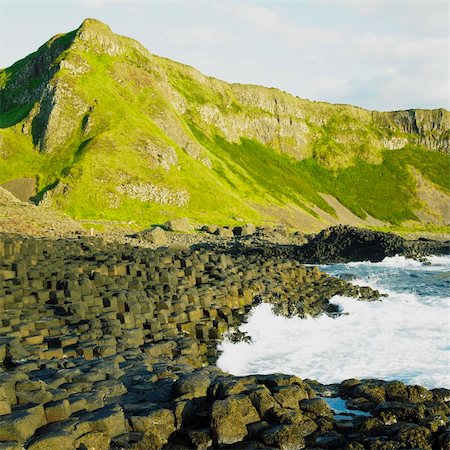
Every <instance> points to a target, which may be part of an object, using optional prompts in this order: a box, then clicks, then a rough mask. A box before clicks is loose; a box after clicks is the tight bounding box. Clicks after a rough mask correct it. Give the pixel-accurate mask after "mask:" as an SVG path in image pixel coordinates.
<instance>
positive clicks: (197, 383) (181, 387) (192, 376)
mask: <svg viewBox="0 0 450 450" xmlns="http://www.w3.org/2000/svg"><path fill="white" fill-rule="evenodd" d="M210 385H211V377H210V374H209V373H208V371H206V370H198V371H196V372H193V373H188V374H186V375H183V376H181V377H180V378H179V379H178V380H177V381H176V382H175V383H174V385H173V390H172V392H173V395H174V397H180V396H183V398H198V397H206V394H207V392H208V388H209V386H210Z"/></svg>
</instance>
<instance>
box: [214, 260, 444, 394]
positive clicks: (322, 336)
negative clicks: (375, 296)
mask: <svg viewBox="0 0 450 450" xmlns="http://www.w3.org/2000/svg"><path fill="white" fill-rule="evenodd" d="M322 269H323V270H326V271H327V272H329V273H330V274H333V275H340V274H347V275H349V274H352V275H354V276H355V277H356V279H355V280H354V281H353V282H356V283H357V284H366V285H368V284H369V285H371V286H372V287H374V288H377V289H381V290H382V291H383V292H386V293H387V294H388V297H387V298H385V299H383V300H382V301H376V302H361V301H357V300H355V299H353V298H348V297H334V298H333V302H334V303H336V304H338V305H339V307H340V309H341V312H342V314H341V315H340V316H339V317H338V318H331V317H329V316H327V315H322V316H320V317H318V318H311V317H310V318H306V319H300V318H297V317H295V318H291V319H287V318H285V317H281V316H276V315H274V314H273V312H272V309H271V306H270V305H268V304H264V303H263V304H261V305H258V306H257V307H255V308H254V309H253V311H252V314H251V315H250V317H249V319H248V322H247V323H246V324H244V325H242V326H241V327H240V329H241V331H243V332H246V333H247V334H248V335H249V336H250V337H251V338H252V343H250V344H249V343H237V344H232V343H230V342H227V341H224V342H223V343H222V344H221V347H220V350H221V351H222V354H221V356H220V358H219V360H218V366H219V367H220V368H221V369H223V370H226V371H229V372H231V373H233V374H235V375H246V374H251V373H271V372H285V373H292V374H295V375H298V376H300V377H302V378H313V379H317V380H318V381H320V382H322V383H332V382H340V381H342V380H344V379H346V378H352V377H357V378H381V379H385V380H391V379H399V380H402V381H404V382H406V383H409V384H421V385H424V386H427V387H430V388H431V387H450V375H449V367H450V341H449V334H448V329H449V317H450V315H449V314H450V310H449V301H448V300H449V299H448V294H447V293H448V283H449V277H448V271H449V269H450V258H449V257H439V258H437V257H433V258H430V259H429V260H428V262H427V263H426V264H424V263H421V262H418V261H413V260H407V259H405V258H401V257H394V258H386V259H385V260H384V261H382V262H380V263H350V264H337V265H332V266H323V267H322Z"/></svg>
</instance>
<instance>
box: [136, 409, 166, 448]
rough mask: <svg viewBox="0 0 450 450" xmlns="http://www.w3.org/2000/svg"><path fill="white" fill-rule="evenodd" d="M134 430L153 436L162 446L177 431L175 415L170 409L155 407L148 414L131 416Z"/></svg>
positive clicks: (159, 445)
mask: <svg viewBox="0 0 450 450" xmlns="http://www.w3.org/2000/svg"><path fill="white" fill-rule="evenodd" d="M130 423H131V427H132V428H133V431H137V432H141V433H143V434H144V435H146V436H149V437H151V438H152V439H153V440H154V441H155V443H156V444H157V445H158V447H157V448H160V447H162V446H163V445H164V444H165V443H167V441H168V439H169V436H170V435H171V434H172V433H173V432H174V431H175V415H174V413H173V412H172V411H171V410H170V409H164V408H161V409H155V410H151V411H148V412H147V414H146V415H142V416H131V417H130Z"/></svg>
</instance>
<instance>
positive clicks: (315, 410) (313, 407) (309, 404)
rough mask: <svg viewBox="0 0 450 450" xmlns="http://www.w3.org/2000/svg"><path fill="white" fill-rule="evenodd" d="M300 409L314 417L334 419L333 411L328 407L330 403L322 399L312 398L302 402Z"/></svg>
mask: <svg viewBox="0 0 450 450" xmlns="http://www.w3.org/2000/svg"><path fill="white" fill-rule="evenodd" d="M300 409H301V410H302V411H303V412H306V413H309V414H311V415H313V416H314V417H316V418H317V417H330V418H332V417H333V411H331V408H330V407H329V406H328V403H327V402H326V401H325V400H323V399H321V398H311V399H309V400H302V401H301V402H300Z"/></svg>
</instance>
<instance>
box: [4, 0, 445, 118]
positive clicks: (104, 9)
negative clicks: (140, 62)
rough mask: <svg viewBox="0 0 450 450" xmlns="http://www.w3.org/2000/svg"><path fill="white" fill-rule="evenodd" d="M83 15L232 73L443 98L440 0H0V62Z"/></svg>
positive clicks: (332, 97)
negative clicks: (245, 0) (244, 0)
mask: <svg viewBox="0 0 450 450" xmlns="http://www.w3.org/2000/svg"><path fill="white" fill-rule="evenodd" d="M86 17H94V18H97V19H99V20H102V21H104V22H106V23H107V24H108V25H109V26H110V27H111V28H112V30H113V31H114V32H116V33H119V34H123V35H126V36H130V37H133V38H135V39H137V40H139V41H140V42H141V43H142V44H143V45H144V46H145V47H147V48H148V49H149V50H150V51H151V52H152V53H155V54H158V55H161V56H166V57H168V58H171V59H174V60H177V61H181V62H183V63H186V64H190V65H192V66H194V67H196V68H197V69H199V70H201V71H202V72H203V73H205V74H207V75H211V76H215V77H217V78H221V79H223V80H226V81H230V82H241V83H252V84H259V85H264V86H269V87H277V88H279V89H282V90H284V91H287V92H290V93H292V94H294V95H298V96H299V97H303V98H309V99H311V100H323V101H329V102H333V103H350V104H354V105H358V106H362V107H364V108H369V109H377V110H395V109H407V108H438V107H445V108H447V109H449V106H450V105H449V102H450V99H449V3H448V2H447V1H428V0H422V1H415V2H412V1H407V0H391V1H387V0H385V1H377V2H370V1H361V0H360V1H359V2H344V1H338V0H334V1H318V0H315V1H306V0H305V1H284V2H281V1H272V2H268V1H250V2H241V1H237V0H236V1H231V0H230V1H199V0H191V1H187V0H186V1H176V2H175V1H165V2H162V1H150V0H148V1H144V0H141V1H131V0H114V1H107V0H79V1H71V0H59V1H52V2H43V1H37V0H35V1H30V0H29V1H20V0H15V1H7V0H0V67H7V66H9V65H11V64H12V63H13V62H15V61H16V60H18V59H20V58H23V57H24V56H26V55H27V54H29V53H31V52H32V51H34V50H36V49H37V48H38V47H39V46H40V45H41V44H43V43H44V42H45V41H46V40H48V39H49V38H50V37H51V36H53V35H54V34H57V33H61V32H67V31H70V30H73V29H75V28H77V27H78V26H79V25H80V23H81V22H82V20H83V19H84V18H86Z"/></svg>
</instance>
